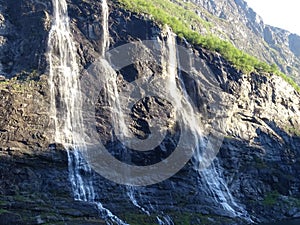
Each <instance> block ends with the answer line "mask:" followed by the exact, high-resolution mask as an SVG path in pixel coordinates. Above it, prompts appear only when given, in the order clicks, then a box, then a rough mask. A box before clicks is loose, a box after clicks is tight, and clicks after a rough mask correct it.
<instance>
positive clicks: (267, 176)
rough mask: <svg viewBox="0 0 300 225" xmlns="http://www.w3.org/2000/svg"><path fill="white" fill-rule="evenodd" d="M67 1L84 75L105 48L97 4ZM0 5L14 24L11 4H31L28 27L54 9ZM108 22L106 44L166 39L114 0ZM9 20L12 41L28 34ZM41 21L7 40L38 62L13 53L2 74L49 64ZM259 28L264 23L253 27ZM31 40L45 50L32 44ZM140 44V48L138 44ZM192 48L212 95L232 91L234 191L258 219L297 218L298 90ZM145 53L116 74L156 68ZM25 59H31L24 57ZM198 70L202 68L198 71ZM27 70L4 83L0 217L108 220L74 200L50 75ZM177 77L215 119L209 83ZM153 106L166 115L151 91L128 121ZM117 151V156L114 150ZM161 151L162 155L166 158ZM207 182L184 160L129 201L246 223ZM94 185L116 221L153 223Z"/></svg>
mask: <svg viewBox="0 0 300 225" xmlns="http://www.w3.org/2000/svg"><path fill="white" fill-rule="evenodd" d="M68 3H69V14H70V17H71V24H72V29H73V31H74V33H73V35H74V37H75V40H76V42H77V48H78V58H79V62H80V66H81V70H82V76H84V75H86V72H85V70H84V69H87V68H88V67H89V66H90V65H91V64H92V63H93V62H94V61H95V60H96V59H97V58H98V56H99V51H100V49H101V47H102V46H101V43H100V41H99V40H100V39H101V35H102V34H101V33H99V32H98V31H99V27H100V26H101V22H102V21H101V5H100V3H99V2H98V1H92V0H86V1H77V0H72V1H69V2H68ZM1 6H3V7H2V9H4V10H2V13H3V15H4V18H5V17H6V21H11V22H10V23H12V21H14V23H15V22H16V21H18V19H16V18H15V19H13V18H14V17H12V15H14V14H10V13H11V11H12V10H13V8H14V7H17V8H18V9H20V10H19V11H18V13H21V12H23V13H24V10H27V11H26V12H27V14H28V13H29V15H31V17H29V18H30V19H31V20H32V26H33V27H35V26H36V24H37V23H39V22H41V21H45V18H48V16H45V15H51V5H50V3H49V4H42V3H41V2H39V1H14V3H11V4H10V3H7V2H5V3H4V2H1ZM25 6H26V7H25ZM14 13H16V12H14ZM224 16H225V15H223V16H221V17H224ZM48 22H49V21H48ZM7 23H8V22H7ZM43 24H44V23H43ZM109 24H110V35H111V46H110V47H111V48H114V47H117V46H120V45H122V44H125V43H130V42H133V41H138V40H144V39H151V38H152V39H156V40H160V43H163V41H164V40H165V39H166V36H165V32H164V31H163V28H161V27H160V26H158V25H157V24H155V23H154V22H153V21H150V20H149V19H148V18H147V17H144V16H141V15H136V14H134V13H131V12H127V11H125V10H123V9H121V8H119V7H118V5H117V3H116V2H111V3H110V17H109ZM7 26H12V27H13V30H14V31H13V32H14V33H15V36H16V37H17V38H16V39H12V40H19V39H18V38H21V39H22V38H25V39H24V40H27V36H26V35H25V33H23V31H24V30H25V29H26V27H27V24H26V23H23V22H20V23H19V24H17V25H16V24H15V25H14V26H13V23H12V25H7ZM47 26H48V25H47ZM47 26H46V27H47ZM262 27H263V26H262ZM39 28H40V29H41V30H38V35H37V36H35V37H33V38H32V39H30V40H29V41H24V42H18V41H16V42H10V43H13V44H12V45H13V46H15V49H19V48H25V47H26V48H25V49H26V53H27V55H35V56H36V58H37V61H35V60H32V58H25V59H24V58H23V59H22V60H21V59H20V58H19V57H20V55H18V54H19V53H18V52H17V53H16V55H13V57H12V58H11V59H10V60H11V61H12V62H13V64H12V66H11V67H6V64H5V63H3V65H4V71H7V73H13V72H18V71H19V70H23V69H24V70H25V71H28V72H29V71H31V70H33V69H38V70H39V69H40V68H43V69H41V71H43V70H45V68H46V60H45V53H46V48H47V45H46V43H47V38H46V37H47V35H48V29H45V26H42V27H41V26H39ZM261 31H263V30H262V29H258V30H257V32H261ZM24 32H25V31H24ZM24 35H25V36H26V37H25V36H24ZM294 38H295V37H294ZM177 42H178V44H180V45H183V46H185V47H188V48H190V47H191V46H186V43H182V42H181V40H180V39H177ZM33 43H34V46H33ZM36 43H38V44H39V45H40V46H41V47H37V44H36ZM8 46H11V45H8ZM22 46H25V47H22ZM141 47H144V48H146V47H145V46H142V44H141ZM5 48H6V47H5ZM7 48H8V47H7ZM295 48H297V46H296V47H295ZM294 51H295V52H297V51H296V50H294ZM193 52H194V53H195V54H196V55H197V56H198V58H199V59H201V61H202V62H204V65H205V66H206V67H207V68H208V69H209V70H211V71H212V74H213V76H214V77H213V79H214V80H216V81H217V84H218V86H219V88H220V90H222V92H220V93H217V94H218V95H219V96H222V95H223V94H224V95H229V96H230V99H231V101H232V102H231V103H232V106H233V107H231V108H230V111H228V112H225V113H228V114H232V116H231V117H230V118H229V119H228V120H227V124H226V129H224V131H223V132H225V139H224V141H223V145H222V147H221V149H220V152H219V154H218V160H217V161H218V163H216V164H217V165H216V167H217V169H218V171H219V175H220V176H221V177H222V178H224V180H225V181H226V183H227V184H228V187H229V189H230V191H231V192H232V195H233V197H234V198H235V199H236V201H237V202H238V203H239V204H241V205H243V206H244V208H245V209H246V210H247V211H248V212H249V214H250V215H251V216H252V219H253V220H254V221H256V222H258V221H272V220H277V219H285V218H293V217H299V213H300V208H299V201H300V189H299V187H300V179H299V176H298V174H299V172H300V152H299V150H300V137H299V136H300V131H299V125H300V124H299V123H300V113H299V111H300V104H299V101H300V95H299V93H297V92H296V91H295V90H294V89H293V88H292V87H291V86H290V85H288V84H287V83H286V82H284V81H283V80H282V79H281V78H280V77H277V76H272V75H268V74H254V73H253V74H250V75H244V74H242V73H241V72H239V71H236V70H235V69H234V68H233V67H232V66H231V65H230V64H229V63H228V62H226V61H225V60H224V59H223V58H222V57H221V56H220V55H218V54H214V53H211V52H208V51H206V50H204V49H201V48H195V49H193ZM143 57H144V58H143ZM147 57H149V56H148V55H143V56H141V57H140V58H139V59H140V62H137V63H134V64H133V65H131V66H129V67H126V68H124V69H122V70H120V71H119V72H118V73H119V76H120V77H123V81H124V82H125V81H129V82H131V81H133V80H134V79H136V78H140V77H143V76H152V75H153V76H159V75H161V73H162V68H161V67H160V66H157V65H153V64H151V63H145V62H144V61H147ZM39 60H41V61H43V65H44V66H42V67H38V68H37V66H38V65H39V64H38V63H37V62H38V61H39ZM143 60H144V61H143ZM29 61H30V62H31V63H32V64H28V63H29ZM5 68H7V70H6V69H5ZM9 68H10V69H9ZM198 69H199V68H198ZM199 71H200V72H201V68H200V69H199ZM26 74H28V76H27V75H26ZM29 74H30V73H25V75H26V76H19V79H28V80H27V81H26V82H25V83H24V81H23V83H22V82H21V81H0V93H1V95H0V96H1V99H0V102H1V104H0V140H1V142H0V161H1V163H0V165H1V166H0V176H1V180H0V224H43V223H50V224H58V223H63V224H85V225H86V224H104V222H103V220H102V219H101V217H100V216H99V214H98V212H97V209H96V207H95V205H93V204H89V203H85V202H78V201H74V200H73V196H72V190H71V184H70V182H69V178H68V165H67V163H68V162H67V154H66V151H65V150H64V149H63V148H62V147H61V146H60V145H59V144H55V143H52V140H53V138H52V135H53V131H52V124H51V119H50V118H49V115H48V110H49V93H48V87H47V82H46V77H45V76H42V77H40V78H39V79H37V76H33V78H34V79H32V80H31V81H30V79H31V77H32V76H29ZM183 76H184V79H183V80H184V83H185V86H186V89H187V91H188V92H189V95H190V96H191V98H192V99H193V100H194V102H195V105H197V106H198V107H199V108H203V110H204V109H205V111H203V112H205V113H206V116H208V117H210V116H211V117H212V116H213V109H212V108H210V106H212V105H211V102H210V101H213V100H214V99H213V98H212V99H211V98H207V97H206V94H207V93H210V92H211V90H207V89H205V86H203V85H201V86H199V85H197V82H194V80H193V78H192V77H191V76H188V74H185V75H183ZM35 80H37V81H35ZM19 82H21V84H19ZM118 84H119V91H122V89H123V88H124V87H123V84H124V83H123V82H122V79H120V82H119V83H118ZM218 95H217V96H216V97H218ZM150 106H151V107H152V109H151V110H152V112H154V114H155V115H163V116H165V117H163V118H169V117H168V115H167V116H166V115H164V114H163V113H166V112H167V111H165V109H169V110H170V106H169V104H168V103H166V102H164V101H160V100H159V99H155V98H151V99H144V100H143V101H141V103H140V104H137V105H136V106H135V107H136V108H135V109H134V110H133V113H134V116H135V117H133V121H138V117H139V116H141V117H142V116H145V115H147V113H149V112H151V110H146V109H147V108H150ZM100 109H101V107H100ZM227 110H228V109H227ZM166 114H168V113H166ZM96 116H99V118H100V119H99V120H98V121H100V124H99V126H101V125H103V126H101V127H100V128H101V129H104V130H101V131H102V132H101V133H100V136H101V135H104V136H105V131H106V130H105V129H107V128H106V126H105V123H104V122H103V123H101V121H103V120H101V118H107V115H106V114H105V111H104V110H98V111H97V113H96ZM143 123H145V121H144V120H143V121H142V123H141V124H142V126H139V125H140V124H138V123H135V125H136V126H133V127H132V130H133V131H134V132H136V133H137V134H141V136H143V135H146V134H147V129H146V128H145V127H146V126H145V125H143ZM139 129H140V130H139ZM108 133H110V132H108ZM113 147H116V146H113ZM112 151H114V149H112ZM115 151H116V150H115ZM116 154H117V155H118V152H117V151H116ZM149 157H151V155H150V156H149ZM159 157H161V158H163V157H165V155H162V156H159ZM137 159H139V158H137ZM204 179H205V178H204V177H203V175H202V177H201V175H199V173H198V171H196V170H195V168H194V166H193V164H192V161H190V162H189V163H188V164H187V165H186V166H185V167H184V168H183V169H182V170H181V171H179V172H178V173H177V174H176V175H174V176H173V177H172V178H170V179H169V180H166V181H164V182H161V183H159V184H156V185H152V186H149V187H140V188H136V189H135V191H136V192H135V193H136V194H135V198H136V200H137V202H138V204H139V205H140V206H142V207H144V208H145V209H147V210H149V211H151V210H153V211H164V212H167V213H168V214H169V215H170V216H171V217H172V219H173V220H174V221H175V224H183V223H190V224H193V223H194V224H201V223H210V224H242V223H243V221H241V220H240V219H238V218H232V215H230V213H228V212H227V211H226V210H224V208H223V207H222V205H220V204H219V203H218V202H216V201H215V200H214V198H213V194H212V193H210V192H209V187H207V186H205V182H204ZM93 182H94V186H95V189H96V193H98V194H97V196H96V200H98V201H100V202H101V203H103V205H104V206H105V207H107V208H109V209H110V210H111V211H112V212H113V213H115V214H116V215H118V216H119V217H120V218H121V219H124V220H126V221H127V222H129V223H130V224H151V223H155V222H156V218H155V216H156V215H155V216H152V217H151V216H147V215H146V214H143V213H142V212H141V210H140V209H139V208H137V207H135V206H134V205H133V203H132V202H131V201H130V199H129V197H128V189H127V187H126V186H122V185H118V184H115V183H113V182H111V181H108V180H106V179H104V178H103V177H101V176H100V175H98V174H96V173H95V174H94V178H93Z"/></svg>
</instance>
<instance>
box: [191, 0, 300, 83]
mask: <svg viewBox="0 0 300 225" xmlns="http://www.w3.org/2000/svg"><path fill="white" fill-rule="evenodd" d="M191 2H194V3H195V4H196V5H198V6H200V7H199V9H197V10H198V13H199V15H201V17H202V18H205V19H206V20H207V21H209V22H211V23H212V24H213V27H214V28H213V29H212V32H213V33H214V34H216V35H217V36H220V37H222V38H224V39H226V40H230V41H231V42H232V43H234V44H235V46H236V47H238V48H239V49H242V50H244V51H245V52H247V53H250V54H251V55H255V56H257V57H258V58H260V59H261V60H264V61H267V62H269V63H275V64H277V65H278V66H279V67H280V68H281V70H282V71H283V72H284V73H287V74H288V75H290V76H291V77H293V78H294V79H295V80H296V81H297V82H298V83H299V82H300V80H299V79H300V78H299V72H300V71H299V68H300V67H299V63H300V59H299V44H298V43H299V36H298V35H296V34H292V33H290V32H289V31H286V30H283V29H279V28H276V27H273V26H269V25H266V24H264V22H263V20H262V19H261V17H260V16H259V15H257V13H256V12H254V11H253V10H252V9H251V8H250V7H249V6H248V5H247V3H246V2H245V1H244V0H230V1H223V0H222V1H214V0H191ZM207 12H209V13H207Z"/></svg>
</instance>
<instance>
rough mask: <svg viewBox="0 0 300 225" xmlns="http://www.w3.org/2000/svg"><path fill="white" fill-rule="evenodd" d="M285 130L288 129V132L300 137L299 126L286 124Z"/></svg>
mask: <svg viewBox="0 0 300 225" xmlns="http://www.w3.org/2000/svg"><path fill="white" fill-rule="evenodd" d="M283 129H284V131H286V132H287V133H288V134H292V135H295V136H298V137H300V128H298V127H293V126H285V127H284V128H283Z"/></svg>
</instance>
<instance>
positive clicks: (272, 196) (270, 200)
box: [263, 191, 279, 206]
mask: <svg viewBox="0 0 300 225" xmlns="http://www.w3.org/2000/svg"><path fill="white" fill-rule="evenodd" d="M278 197H279V193H278V192H277V191H272V192H270V193H268V194H267V195H266V196H265V198H264V201H263V204H264V205H266V206H273V205H275V204H276V203H277V202H278Z"/></svg>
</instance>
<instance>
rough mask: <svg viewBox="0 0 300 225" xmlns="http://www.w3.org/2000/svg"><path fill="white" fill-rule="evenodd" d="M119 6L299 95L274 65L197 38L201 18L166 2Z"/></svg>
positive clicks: (128, 0) (127, 1) (140, 0)
mask: <svg viewBox="0 0 300 225" xmlns="http://www.w3.org/2000/svg"><path fill="white" fill-rule="evenodd" d="M118 1H119V2H120V3H121V5H122V6H123V7H124V8H125V9H127V10H130V11H132V12H136V13H145V14H148V15H149V16H150V17H152V19H153V20H154V21H156V22H158V23H160V24H162V25H168V26H170V27H171V28H172V30H173V32H174V33H176V34H177V35H178V36H179V37H181V38H185V39H186V40H187V41H188V42H189V43H191V44H193V45H199V46H201V47H203V48H205V49H208V50H211V51H215V52H219V53H220V54H221V55H222V56H223V57H224V58H225V59H226V60H228V61H229V62H230V63H231V64H232V65H233V66H234V67H235V68H236V69H238V70H241V71H242V72H243V73H246V74H249V73H251V72H258V73H259V72H265V73H272V74H276V75H278V76H280V77H282V78H283V79H284V80H285V81H286V82H288V83H289V84H291V85H292V86H293V87H294V88H295V90H296V91H298V92H299V93H300V87H299V86H298V85H297V84H296V83H295V81H294V80H293V79H292V78H289V77H287V76H286V75H285V74H283V73H282V72H280V70H279V69H278V67H277V66H276V65H274V64H273V65H269V64H267V63H265V62H262V61H260V60H259V59H257V58H256V57H253V56H251V55H249V54H247V53H245V52H243V51H241V50H239V49H237V48H236V47H235V46H234V45H233V44H231V43H230V42H228V41H225V40H222V39H220V38H218V37H216V36H213V35H211V34H210V33H209V32H208V33H209V34H208V35H201V34H200V33H199V32H197V31H195V30H193V29H192V25H193V26H194V25H195V24H197V25H198V26H202V27H203V29H205V30H206V31H209V28H210V27H211V24H210V23H208V22H206V21H204V20H203V19H201V18H200V17H199V16H198V15H197V14H196V13H195V12H194V11H191V10H188V9H186V8H184V7H181V6H179V5H178V4H175V3H172V2H171V1H169V0H118Z"/></svg>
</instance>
